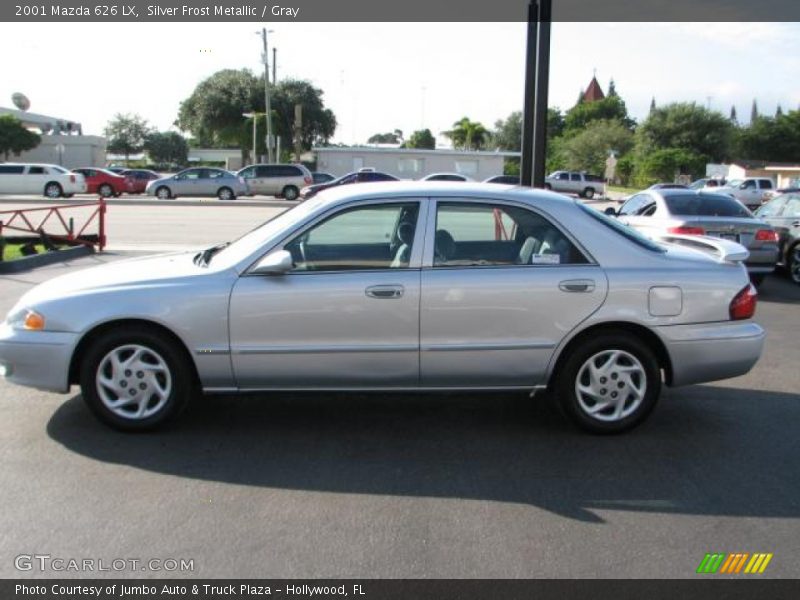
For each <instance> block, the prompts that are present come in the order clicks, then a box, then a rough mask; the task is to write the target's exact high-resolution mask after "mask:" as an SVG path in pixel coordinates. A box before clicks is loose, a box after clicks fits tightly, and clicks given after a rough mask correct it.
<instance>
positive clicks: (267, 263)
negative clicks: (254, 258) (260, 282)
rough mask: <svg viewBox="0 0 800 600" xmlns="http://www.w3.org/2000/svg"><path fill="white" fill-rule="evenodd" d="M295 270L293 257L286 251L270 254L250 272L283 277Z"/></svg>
mask: <svg viewBox="0 0 800 600" xmlns="http://www.w3.org/2000/svg"><path fill="white" fill-rule="evenodd" d="M292 268H294V260H292V255H291V254H290V253H289V252H288V251H286V250H275V252H270V253H269V254H267V255H266V256H265V257H264V258H262V259H261V260H260V261H258V264H256V266H255V267H253V269H252V270H251V271H250V272H251V273H256V274H258V275H283V274H284V273H288V272H289V271H291V270H292Z"/></svg>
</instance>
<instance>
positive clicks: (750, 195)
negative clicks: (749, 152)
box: [713, 177, 775, 210]
mask: <svg viewBox="0 0 800 600" xmlns="http://www.w3.org/2000/svg"><path fill="white" fill-rule="evenodd" d="M713 191H714V192H716V193H719V194H727V195H728V196H733V197H734V198H736V199H737V200H738V201H739V202H741V203H742V204H744V205H745V206H746V207H747V208H749V209H750V210H756V209H758V207H759V206H761V204H763V203H764V202H766V201H767V200H769V199H770V198H771V197H772V195H773V193H774V191H775V183H774V182H773V181H772V179H769V178H767V177H746V178H744V179H731V180H730V181H729V182H728V183H726V184H725V185H724V186H722V187H717V188H714V190H713Z"/></svg>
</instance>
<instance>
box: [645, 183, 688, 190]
mask: <svg viewBox="0 0 800 600" xmlns="http://www.w3.org/2000/svg"><path fill="white" fill-rule="evenodd" d="M647 189H648V190H688V189H689V186H688V185H683V184H682V183H654V184H653V185H651V186H650V187H649V188H647Z"/></svg>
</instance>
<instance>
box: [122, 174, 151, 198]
mask: <svg viewBox="0 0 800 600" xmlns="http://www.w3.org/2000/svg"><path fill="white" fill-rule="evenodd" d="M120 175H122V176H123V177H124V178H125V185H126V187H125V191H126V192H128V193H129V194H144V191H145V189H146V188H147V184H148V183H150V182H151V181H153V180H154V179H160V178H161V175H159V174H158V173H156V172H155V171H148V170H147V169H125V170H124V171H122V172H121V173H120Z"/></svg>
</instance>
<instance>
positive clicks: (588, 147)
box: [561, 120, 633, 175]
mask: <svg viewBox="0 0 800 600" xmlns="http://www.w3.org/2000/svg"><path fill="white" fill-rule="evenodd" d="M632 148H633V133H631V131H630V130H629V129H628V128H627V127H625V126H624V125H623V124H622V123H620V122H619V121H606V120H603V121H592V122H591V123H589V124H588V125H587V126H586V127H585V128H584V129H583V131H581V132H580V133H578V134H576V135H574V136H572V137H570V138H568V139H566V140H564V144H563V147H562V148H561V151H562V153H563V157H564V163H565V167H566V168H567V169H570V170H573V171H589V172H591V173H596V174H600V175H602V174H603V172H604V171H605V167H606V159H607V158H608V156H609V153H610V152H611V151H612V150H613V151H614V152H615V154H616V155H617V156H623V155H625V154H627V153H628V152H630V150H631V149H632Z"/></svg>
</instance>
